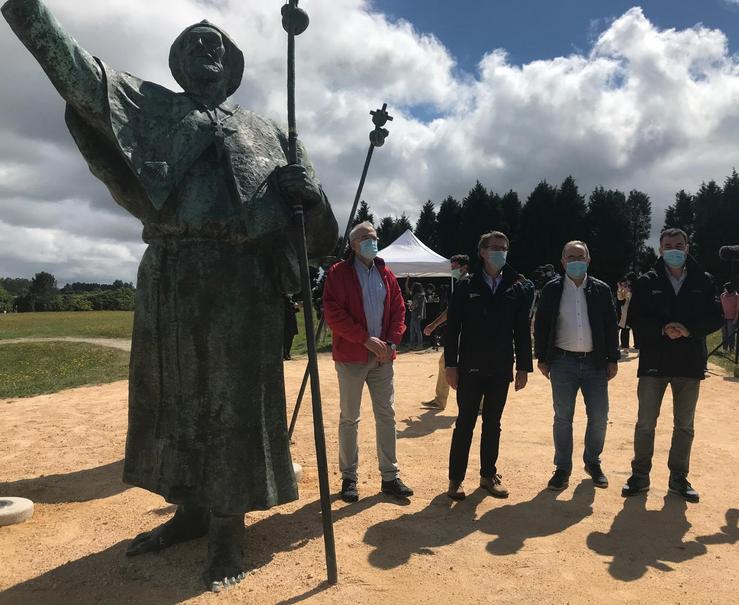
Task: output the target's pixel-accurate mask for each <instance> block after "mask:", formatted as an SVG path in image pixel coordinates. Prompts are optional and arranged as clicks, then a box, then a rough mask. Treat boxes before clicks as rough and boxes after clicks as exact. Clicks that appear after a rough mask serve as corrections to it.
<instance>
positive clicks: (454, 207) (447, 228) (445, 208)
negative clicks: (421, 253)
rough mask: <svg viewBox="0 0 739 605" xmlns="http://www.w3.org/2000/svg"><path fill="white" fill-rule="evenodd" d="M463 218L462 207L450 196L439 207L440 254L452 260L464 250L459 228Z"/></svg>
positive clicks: (437, 216) (437, 221)
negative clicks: (460, 240)
mask: <svg viewBox="0 0 739 605" xmlns="http://www.w3.org/2000/svg"><path fill="white" fill-rule="evenodd" d="M461 218H462V205H461V204H460V203H459V202H458V201H457V200H455V199H454V198H453V197H451V196H449V197H448V198H446V199H445V200H444V201H443V202H442V203H441V206H440V207H439V213H438V214H437V215H436V223H437V229H438V231H437V234H438V238H439V239H438V246H439V247H438V250H437V251H438V253H439V254H441V255H442V256H446V257H447V258H450V257H451V256H453V255H455V254H460V253H461V252H462V248H461V247H460V244H459V239H460V238H459V226H460V220H461Z"/></svg>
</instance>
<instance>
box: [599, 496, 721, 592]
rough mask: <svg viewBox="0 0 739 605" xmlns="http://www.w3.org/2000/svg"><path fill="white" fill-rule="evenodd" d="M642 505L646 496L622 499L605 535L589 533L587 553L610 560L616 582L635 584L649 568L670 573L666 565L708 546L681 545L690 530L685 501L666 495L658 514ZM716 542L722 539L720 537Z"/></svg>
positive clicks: (694, 555) (610, 570) (645, 502)
mask: <svg viewBox="0 0 739 605" xmlns="http://www.w3.org/2000/svg"><path fill="white" fill-rule="evenodd" d="M646 505H647V497H646V494H644V495H639V496H632V497H630V498H626V499H625V500H624V506H623V508H622V509H621V510H620V511H619V513H618V514H617V515H616V517H615V518H614V520H613V524H612V525H611V529H610V530H609V531H608V533H603V532H593V533H591V534H590V535H589V536H588V539H587V544H588V547H589V548H590V549H591V550H593V551H595V552H596V553H598V554H599V555H603V556H607V557H612V559H611V561H610V562H609V563H608V571H609V573H610V574H611V576H613V577H614V578H616V579H617V580H622V581H624V582H631V581H634V580H638V579H639V578H641V577H642V576H643V575H644V574H645V573H646V572H647V570H648V569H649V568H650V567H651V568H654V569H658V570H660V571H665V572H667V571H673V567H671V566H670V565H669V564H670V563H684V562H685V561H689V560H690V559H693V558H695V557H699V556H701V555H704V554H706V552H707V550H706V547H705V544H707V543H710V542H707V541H706V542H705V543H701V542H700V541H697V540H688V541H684V538H685V535H686V534H687V533H688V531H689V530H690V527H691V525H690V523H689V522H688V520H687V518H686V515H685V512H686V510H687V508H688V505H687V503H686V502H685V500H683V499H682V498H680V497H678V496H675V495H672V494H668V495H667V496H665V499H664V503H663V506H662V509H661V510H647V508H646ZM727 522H728V513H727ZM729 532H730V528H728V526H727V533H726V536H725V537H727V538H728V537H729V535H730V533H729ZM710 539H716V538H715V537H710V536H708V537H706V538H704V541H705V540H710ZM720 539H724V535H723V534H721V538H720ZM714 543H715V542H714Z"/></svg>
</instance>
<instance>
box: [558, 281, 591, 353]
mask: <svg viewBox="0 0 739 605" xmlns="http://www.w3.org/2000/svg"><path fill="white" fill-rule="evenodd" d="M587 283H588V277H587V275H586V276H585V279H584V280H583V282H582V284H581V285H580V287H578V286H576V285H575V282H573V281H572V280H571V279H570V278H569V277H567V276H566V275H565V276H564V287H563V288H562V300H560V303H559V317H558V318H557V337H556V339H555V341H554V344H555V346H556V347H557V348H560V349H563V350H565V351H572V352H574V353H590V352H592V350H593V331H592V330H591V328H590V318H589V317H588V303H587V301H586V300H585V285H586V284H587Z"/></svg>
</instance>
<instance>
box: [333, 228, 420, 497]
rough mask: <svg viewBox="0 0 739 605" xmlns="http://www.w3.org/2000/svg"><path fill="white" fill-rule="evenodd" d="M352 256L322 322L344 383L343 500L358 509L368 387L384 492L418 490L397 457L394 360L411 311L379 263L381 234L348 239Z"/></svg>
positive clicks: (336, 274) (338, 275)
mask: <svg viewBox="0 0 739 605" xmlns="http://www.w3.org/2000/svg"><path fill="white" fill-rule="evenodd" d="M349 242H350V245H351V249H352V254H351V256H350V257H349V258H348V259H347V260H345V261H342V262H340V263H337V264H336V265H334V266H333V267H331V268H330V269H329V270H328V275H327V276H326V283H325V285H324V288H323V315H324V318H325V319H326V323H327V324H328V325H329V327H330V328H331V331H332V332H333V358H334V362H335V365H336V374H337V375H338V378H339V400H340V408H341V415H340V420H339V468H340V470H341V478H342V482H341V498H342V500H344V502H356V501H357V500H358V499H359V493H358V491H357V467H358V466H359V447H358V445H357V434H358V429H359V407H360V403H361V401H362V390H363V389H364V385H365V383H366V384H367V387H368V388H369V393H370V397H371V398H372V411H373V413H374V415H375V425H376V429H377V431H376V439H377V459H378V462H379V465H380V473H381V474H382V485H381V490H382V492H383V493H385V494H391V495H393V496H396V497H398V498H408V497H409V496H412V495H413V490H412V489H410V488H409V487H408V486H407V485H405V484H404V483H403V482H402V481H401V480H400V477H399V472H398V461H397V458H396V455H395V442H396V437H395V406H394V396H395V392H394V387H393V359H395V349H396V347H397V345H398V344H400V339H401V337H402V336H403V332H405V303H404V302H403V295H402V293H401V291H400V287H399V286H398V282H397V280H396V279H395V276H394V275H393V274H392V272H391V271H390V270H389V269H388V268H386V267H385V263H384V262H383V261H382V259H380V258H377V232H376V231H375V228H374V227H373V226H372V224H371V223H368V222H364V223H360V224H359V225H357V226H356V227H354V229H352V231H351V233H350V234H349Z"/></svg>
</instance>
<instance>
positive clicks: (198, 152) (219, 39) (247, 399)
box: [2, 0, 338, 591]
mask: <svg viewBox="0 0 739 605" xmlns="http://www.w3.org/2000/svg"><path fill="white" fill-rule="evenodd" d="M2 12H3V15H4V16H5V18H6V20H7V21H8V23H9V24H10V26H11V27H12V29H13V31H14V32H15V33H16V35H17V36H18V37H19V38H20V40H21V41H22V42H23V44H25V45H26V47H27V48H28V49H29V50H30V51H31V53H32V54H33V55H34V57H36V59H37V60H38V62H39V63H40V64H41V66H42V67H43V69H44V71H45V72H46V74H47V75H48V77H49V79H50V80H51V82H52V83H53V84H54V86H55V87H56V89H57V91H59V93H60V94H61V96H62V97H63V98H64V100H65V101H66V102H67V111H66V121H67V125H68V127H69V130H70V132H71V133H72V136H73V137H74V139H75V141H76V142H77V145H78V147H79V149H80V151H81V153H82V155H83V156H84V157H85V159H86V160H87V163H88V164H89V166H90V170H91V171H92V173H93V174H94V175H95V176H96V177H97V178H99V179H100V180H101V181H103V182H104V183H105V185H106V186H107V187H108V189H109V190H110V192H111V194H112V196H113V198H114V199H115V201H116V202H117V203H118V204H120V205H121V206H122V207H123V208H125V209H126V210H128V211H129V212H130V213H131V214H132V215H134V216H135V217H137V218H138V219H139V220H141V222H142V223H143V239H144V241H146V242H147V243H148V244H149V246H148V248H147V250H146V252H145V253H144V256H143V259H142V260H141V264H140V267H139V272H138V281H137V289H136V311H135V315H134V330H133V344H132V350H131V369H130V387H129V389H130V390H129V428H128V438H127V441H126V461H125V467H124V476H123V479H124V481H125V482H126V483H128V484H130V485H134V486H138V487H142V488H144V489H147V490H150V491H152V492H155V493H157V494H160V495H162V496H163V497H164V498H165V499H166V500H167V501H168V502H172V503H175V504H177V510H176V512H175V514H174V516H173V517H172V518H171V519H170V520H169V521H167V522H166V523H164V524H163V525H161V526H159V527H157V528H155V529H154V530H152V531H149V532H146V533H143V534H141V535H139V536H137V537H136V538H135V539H134V540H133V542H132V543H131V544H130V546H129V548H128V551H127V554H129V555H132V556H133V555H139V554H143V553H147V552H155V551H159V550H161V549H164V548H166V547H168V546H171V545H173V544H177V543H178V542H182V541H185V540H190V539H193V538H198V537H200V536H204V535H207V536H208V558H207V564H206V567H205V572H204V574H203V579H204V581H205V583H206V586H207V587H208V588H210V589H211V590H215V591H218V590H221V589H223V588H225V587H227V586H229V585H231V584H235V583H237V582H239V581H240V580H241V579H242V578H243V577H244V572H245V570H244V563H243V553H242V540H243V534H244V520H243V519H244V513H245V512H247V511H250V510H263V509H267V508H270V507H272V506H275V505H278V504H282V503H285V502H289V501H292V500H295V499H296V498H297V487H296V483H295V478H294V475H293V470H292V462H291V458H290V451H289V441H288V437H287V429H286V418H285V396H284V389H283V369H282V334H283V322H284V313H283V304H282V294H283V293H291V292H296V291H298V290H299V289H300V283H299V279H298V263H297V258H296V250H297V244H296V242H295V237H296V236H295V229H294V228H293V227H292V226H291V224H292V223H291V220H290V199H291V198H293V197H295V196H297V197H298V198H299V199H300V200H301V201H302V203H303V206H304V208H305V221H306V230H307V235H308V250H309V253H310V255H311V256H312V257H318V256H323V255H326V254H329V253H330V252H331V250H332V249H333V248H334V246H335V244H336V241H337V236H338V232H337V225H336V221H335V219H334V216H333V214H332V212H331V208H330V206H329V204H328V201H327V199H326V197H325V195H324V194H323V192H322V190H321V188H320V186H319V185H318V183H317V181H316V179H315V175H314V171H313V168H312V166H311V164H310V161H309V160H308V157H307V155H306V154H305V152H304V150H302V149H300V153H299V156H300V159H301V163H302V165H289V166H285V163H286V154H287V149H288V140H287V136H286V135H285V134H284V133H283V132H282V130H280V129H279V128H278V127H277V126H276V125H275V124H274V123H272V122H271V121H269V120H266V119H264V118H261V117H259V116H257V115H255V114H253V113H251V112H249V111H246V110H244V109H242V108H240V107H238V106H235V105H232V104H230V103H228V102H227V98H228V97H229V96H230V95H231V94H233V92H234V91H235V90H236V89H237V88H238V86H239V83H240V82H241V76H242V72H243V69H244V57H243V54H242V53H241V51H240V50H239V49H238V47H237V46H236V45H235V44H234V42H233V41H232V40H231V38H229V36H228V35H227V34H226V33H225V32H224V31H223V30H221V29H220V28H218V27H216V26H214V25H212V24H210V23H208V22H205V21H204V22H202V23H198V24H196V25H193V26H191V27H189V28H187V29H186V30H185V31H184V32H182V34H180V36H179V37H178V38H177V39H176V40H175V42H174V44H173V45H172V49H171V52H170V56H169V65H170V69H171V71H172V74H173V76H174V78H175V80H176V81H177V82H178V83H179V84H180V86H182V88H183V89H184V92H183V93H175V92H172V91H170V90H168V89H166V88H163V87H161V86H159V85H157V84H153V83H151V82H145V81H143V80H140V79H138V78H136V77H135V76H132V75H131V74H128V73H125V72H120V71H116V70H114V69H112V68H111V67H109V66H108V65H106V64H105V63H103V62H102V61H100V60H99V59H97V58H94V57H92V56H91V55H89V54H88V53H87V52H86V51H85V50H84V49H82V48H80V46H79V45H78V44H77V42H76V41H75V40H74V39H73V38H71V37H70V36H69V35H68V34H67V33H65V31H64V30H63V29H62V28H61V26H60V25H59V23H58V22H57V21H56V20H55V19H54V17H53V16H52V15H51V13H50V12H49V10H48V9H47V8H46V7H45V6H44V4H43V3H42V2H41V1H40V0H10V1H9V2H7V3H6V4H5V5H4V6H3V7H2Z"/></svg>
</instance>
